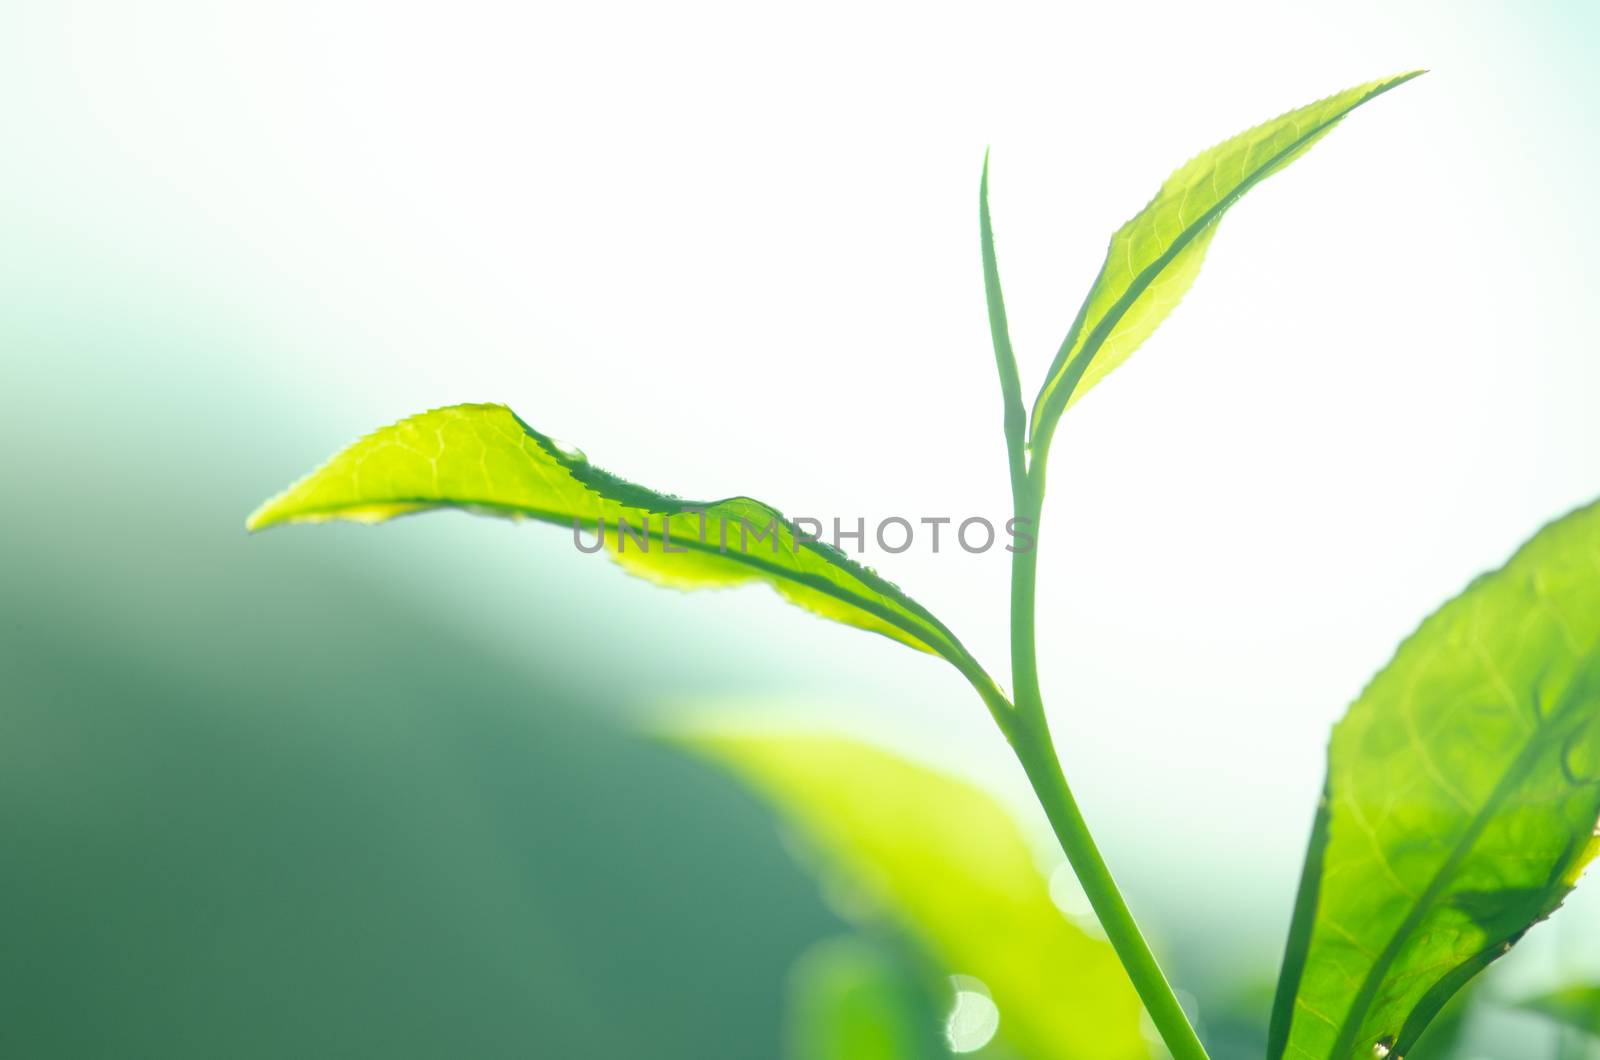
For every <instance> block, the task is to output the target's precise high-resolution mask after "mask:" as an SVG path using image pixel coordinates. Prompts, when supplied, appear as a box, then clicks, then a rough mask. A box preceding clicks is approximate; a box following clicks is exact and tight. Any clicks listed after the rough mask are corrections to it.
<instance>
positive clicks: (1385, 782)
mask: <svg viewBox="0 0 1600 1060" xmlns="http://www.w3.org/2000/svg"><path fill="white" fill-rule="evenodd" d="M1597 817H1600V503H1596V504H1591V505H1590V506H1588V507H1586V508H1582V509H1579V510H1578V511H1576V512H1573V513H1572V514H1570V515H1568V516H1566V517H1565V518H1563V519H1560V520H1557V521H1556V522H1554V523H1552V524H1550V525H1549V526H1547V527H1545V528H1544V529H1543V530H1541V531H1540V532H1539V533H1538V534H1537V535H1535V536H1534V538H1533V539H1532V540H1530V541H1529V542H1528V543H1527V544H1525V545H1524V546H1523V547H1522V548H1521V549H1520V550H1519V551H1518V552H1517V554H1516V555H1515V556H1513V557H1512V559H1511V560H1510V562H1508V563H1507V564H1506V565H1505V566H1504V567H1502V568H1501V569H1499V570H1497V571H1495V572H1493V573H1491V574H1487V575H1484V576H1482V577H1480V578H1479V579H1478V580H1476V581H1474V582H1473V583H1472V584H1471V585H1470V586H1468V587H1467V589H1466V590H1465V591H1464V592H1463V593H1462V594H1461V595H1460V596H1457V597H1456V598H1455V599H1453V600H1451V601H1450V602H1449V603H1447V604H1445V605H1444V606H1443V607H1441V608H1440V609H1439V610H1438V611H1436V612H1435V613H1434V614H1433V615H1432V616H1431V617H1429V618H1428V619H1427V621H1425V622H1423V624H1422V625H1421V627H1420V628H1419V629H1418V630H1417V631H1416V633H1414V634H1413V635H1412V636H1411V637H1410V638H1409V639H1407V640H1406V641H1405V642H1404V643H1403V644H1402V645H1401V646H1400V648H1399V650H1398V651H1397V652H1396V653H1395V656H1394V659H1393V660H1392V661H1391V662H1390V663H1389V665H1388V666H1387V667H1385V668H1384V669H1383V670H1382V671H1381V672H1380V673H1379V674H1378V675H1377V676H1376V677H1375V678H1373V680H1372V682H1371V684H1369V685H1368V686H1367V688H1366V690H1365V691H1363V692H1362V694H1361V696H1360V698H1359V699H1357V700H1356V702H1355V703H1354V704H1353V705H1352V706H1351V707H1350V710H1349V712H1348V713H1347V714H1346V715H1345V718H1344V720H1343V721H1341V722H1340V723H1339V725H1338V726H1337V727H1335V729H1334V733H1333V740H1332V743H1331V744H1330V747H1329V751H1328V781H1327V788H1326V795H1325V797H1324V799H1323V802H1322V805H1321V807H1320V809H1319V813H1318V818H1317V825H1316V827H1315V828H1314V830H1313V836H1312V842H1311V847H1310V850H1309V851H1308V853H1307V859H1306V871H1305V874H1304V876H1303V878H1302V881H1301V891H1300V898H1299V901H1298V902H1297V904H1296V908H1295V917H1294V923H1293V925H1292V926H1291V930H1290V941H1289V947H1288V951H1287V955H1286V957H1285V960H1284V970H1283V976H1282V979H1281V980H1280V983H1279V992H1278V997H1277V1001H1276V1003H1275V1005H1274V1010H1273V1026H1272V1033H1271V1039H1270V1043H1271V1044H1270V1048H1269V1051H1268V1056H1269V1057H1271V1058H1273V1060H1277V1058H1279V1057H1293V1058H1304V1057H1309V1058H1313V1060H1350V1058H1353V1057H1362V1058H1366V1057H1372V1056H1383V1055H1389V1056H1395V1057H1398V1056H1404V1055H1408V1054H1409V1052H1410V1047H1411V1045H1412V1043H1413V1042H1415V1041H1416V1040H1417V1037H1418V1035H1419V1034H1420V1033H1421V1031H1422V1029H1423V1028H1424V1027H1425V1026H1426V1025H1427V1023H1428V1021H1429V1020H1430V1019H1431V1018H1432V1017H1433V1016H1434V1015H1435V1014H1437V1013H1438V1011H1439V1009H1440V1008H1441V1007H1442V1006H1443V1005H1444V1003H1445V1002H1446V1001H1448V1000H1449V998H1450V996H1451V995H1452V994H1453V993H1455V992H1456V991H1457V990H1459V989H1460V988H1461V986H1462V985H1463V984H1464V983H1466V982H1467V980H1469V979H1470V978H1471V977H1472V976H1473V975H1475V974H1477V972H1479V971H1481V970H1482V969H1483V968H1484V967H1485V966H1487V965H1488V964H1489V963H1490V962H1491V961H1493V960H1495V959H1496V958H1497V957H1499V956H1500V955H1501V954H1503V953H1505V952H1506V951H1507V950H1509V949H1510V948H1511V946H1512V944H1514V943H1515V942H1516V941H1517V940H1518V939H1520V938H1521V937H1522V935H1523V933H1524V932H1526V931H1527V930H1528V929H1529V928H1530V927H1532V926H1533V925H1534V924H1535V923H1537V922H1538V921H1540V920H1542V919H1544V918H1545V917H1547V916H1549V915H1550V913H1551V912H1553V911H1554V910H1555V909H1556V907H1557V906H1558V905H1559V904H1560V903H1561V901H1562V899H1563V898H1564V897H1565V896H1566V894H1567V893H1568V892H1569V891H1570V890H1571V888H1572V885H1573V884H1574V883H1575V882H1576V880H1577V877H1578V874H1579V873H1580V872H1581V870H1582V869H1583V867H1584V866H1585V865H1586V864H1587V863H1588V861H1589V860H1590V858H1591V857H1592V856H1593V855H1594V852H1595V843H1596V840H1595V830H1596V827H1595V826H1596V819H1597Z"/></svg>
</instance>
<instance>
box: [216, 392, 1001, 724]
mask: <svg viewBox="0 0 1600 1060" xmlns="http://www.w3.org/2000/svg"><path fill="white" fill-rule="evenodd" d="M440 509H456V510H460V511H467V512H472V513H475V514H478V515H494V516H500V517H503V518H512V519H518V518H527V519H538V520H542V521H544V522H550V523H556V524H558V525H562V526H566V527H569V528H571V529H572V532H573V533H574V535H577V534H578V531H579V528H580V527H581V528H584V529H586V530H588V531H589V536H588V537H587V538H583V539H581V540H582V541H583V543H584V546H585V547H589V546H593V548H594V549H595V550H598V549H599V548H600V547H601V545H602V542H603V546H604V548H605V551H606V553H607V554H608V555H609V556H611V558H612V559H614V560H616V561H617V563H619V564H620V565H621V566H622V567H623V568H624V569H626V570H628V571H629V572H631V573H633V574H636V575H639V576H640V577H642V578H645V579H647V580H649V581H653V582H656V583H657V584H659V585H664V586H669V587H672V588H678V589H696V588H720V587H726V586H731V585H738V584H742V583H747V582H765V583H766V584H768V585H770V586H772V587H773V588H774V589H776V590H777V591H778V592H779V593H780V594H781V595H782V596H783V597H784V598H785V599H787V600H789V601H790V602H791V603H795V604H798V605H799V606H801V607H803V608H805V609H806V610H808V611H810V612H812V613H813V614H817V615H820V616H822V617H824V618H829V619H832V620H833V621H835V622H842V623H844V624H845V625H850V626H855V627H857V628H858V629H865V630H870V631H872V632H874V633H881V634H883V635H884V636H886V637H890V638H893V639H894V640H898V641H900V642H901V643H903V644H908V645H910V646H911V647H913V648H917V649H919V650H921V651H926V652H931V653H933V654H935V655H940V656H943V657H944V658H945V659H948V660H949V661H950V662H951V663H953V664H954V665H955V666H956V668H957V669H959V670H961V672H962V673H963V674H965V675H966V676H967V678H968V679H969V680H971V681H973V683H974V684H976V685H978V686H979V687H980V691H988V690H991V689H992V688H993V682H991V681H990V680H989V679H988V677H987V676H986V675H984V673H983V670H982V668H981V667H979V666H978V664H977V662H976V661H975V660H973V658H972V656H971V655H970V654H968V653H967V650H966V649H965V648H964V647H962V645H961V642H960V641H959V640H957V639H956V637H955V635H954V634H952V633H951V632H950V631H949V630H948V629H947V628H945V626H944V624H943V623H941V622H940V621H939V620H938V619H936V618H934V617H933V615H931V614H930V613H929V612H928V611H927V609H926V608H924V607H922V605H920V604H918V603H917V602H916V601H914V600H912V599H911V598H910V597H908V596H907V595H906V594H905V593H903V592H901V591H900V589H899V588H898V587H897V586H895V585H893V584H891V583H890V582H887V581H885V580H884V579H883V578H880V577H878V575H877V574H875V573H874V572H872V571H871V570H868V569H867V568H865V567H862V566H861V565H859V564H857V563H855V562H854V561H853V560H851V559H850V558H849V557H847V556H845V555H844V553H842V552H840V551H839V550H838V549H836V548H833V547H832V546H830V545H828V544H827V543H825V542H823V541H819V540H816V537H815V535H811V536H808V535H806V534H805V533H803V532H801V531H799V530H798V529H797V528H796V527H795V526H794V524H793V523H791V522H789V521H788V520H787V519H785V518H784V517H783V516H782V515H781V514H780V513H779V512H778V511H777V510H776V509H774V508H770V507H768V506H767V505H765V504H762V503H761V502H760V501H755V500H751V499H750V498H749V497H732V498H729V499H727V500H720V501H701V502H696V501H686V500H683V499H681V498H678V497H673V496H669V495H667V494H664V493H657V492H655V491H654V490H651V489H647V488H645V487H644V486H640V485H636V484H635V483H632V482H627V481H625V480H623V479H620V478H618V477H616V476H615V475H612V474H610V473H608V472H605V471H602V470H600V469H599V468H597V467H595V466H593V465H592V464H590V463H589V461H588V460H587V458H585V457H584V455H583V454H582V453H581V452H578V451H576V450H574V449H570V448H568V447H565V446H562V445H561V444H559V443H557V442H556V441H555V440H553V439H551V438H549V437H548V436H546V435H543V434H541V433H539V432H538V431H536V430H534V429H533V428H532V427H530V426H528V425H527V424H526V423H524V422H522V420H521V419H519V418H518V417H517V415H516V414H515V413H513V412H512V411H511V410H510V409H508V408H506V407H505V406H504V405H455V406H451V407H449V408H441V409H434V410H433V411H431V412H424V413H421V414H420V415H416V416H412V417H410V418H409V419H405V420H401V421H400V422H399V423H396V424H394V425H393V426H390V427H384V428H382V429H381V430H378V431H375V432H373V433H372V434H369V435H367V436H366V437H365V438H362V439H361V440H360V441H358V442H356V443H355V444H353V445H351V446H349V447H348V448H346V449H344V450H343V451H342V452H340V453H338V454H337V455H335V456H334V457H333V458H332V459H331V460H329V461H328V462H327V463H326V464H324V465H322V467H320V468H318V469H317V470H315V471H313V472H312V473H311V474H309V475H307V476H306V477H305V478H303V479H301V480H300V481H299V482H296V483H295V484H294V485H293V486H290V487H289V488H288V489H287V490H285V491H284V492H282V493H280V494H278V495H277V496H276V497H274V498H272V499H271V500H269V501H267V502H266V503H265V504H263V505H262V506H261V507H260V508H258V509H257V510H256V511H255V512H254V513H253V514H252V515H251V516H250V518H249V520H248V522H247V523H246V525H247V526H248V527H249V529H251V530H263V529H266V528H268V527H272V526H277V525H279V524H282V523H320V522H326V521H329V520H333V519H344V520H350V521H354V522H361V523H380V522H383V521H385V520H388V519H393V518H395V517H396V516H400V515H409V514H411V513H414V512H423V511H434V510H440ZM602 524H603V525H604V527H605V531H604V534H603V536H602V535H601V534H600V530H599V528H600V527H601V526H602ZM625 527H631V528H632V529H633V530H634V531H635V532H636V533H637V534H638V536H637V537H635V536H633V535H632V534H629V533H627V532H625V529H624V528H625ZM819 533H820V530H819ZM995 695H996V696H998V693H995Z"/></svg>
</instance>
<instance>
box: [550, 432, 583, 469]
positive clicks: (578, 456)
mask: <svg viewBox="0 0 1600 1060" xmlns="http://www.w3.org/2000/svg"><path fill="white" fill-rule="evenodd" d="M550 444H551V445H553V446H555V447H556V452H558V453H560V454H561V455H562V456H563V457H565V458H566V459H568V460H570V461H572V462H573V463H574V464H587V463H588V462H589V456H588V454H587V453H585V452H584V451H583V450H582V449H579V448H578V447H577V446H575V445H573V444H572V443H571V442H563V441H562V440H561V439H560V438H552V439H550Z"/></svg>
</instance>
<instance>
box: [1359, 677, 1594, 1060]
mask: <svg viewBox="0 0 1600 1060" xmlns="http://www.w3.org/2000/svg"><path fill="white" fill-rule="evenodd" d="M1585 687H1586V685H1585V682H1584V680H1583V679H1582V674H1581V671H1580V673H1578V674H1575V675H1574V677H1573V681H1572V684H1571V685H1570V686H1568V688H1567V690H1566V692H1565V693H1564V695H1563V699H1564V702H1563V703H1562V704H1561V705H1560V706H1559V707H1558V708H1557V709H1556V710H1555V711H1554V712H1553V713H1552V714H1550V715H1549V716H1547V717H1546V718H1543V719H1541V723H1540V725H1539V726H1538V728H1536V729H1535V730H1534V731H1533V733H1532V734H1530V736H1529V738H1528V744H1527V746H1526V747H1524V748H1523V749H1522V751H1521V752H1520V753H1519V754H1518V755H1517V757H1516V758H1515V759H1513V760H1512V762H1511V764H1510V765H1509V766H1507V767H1506V771H1505V773H1504V774H1502V775H1501V777H1500V780H1499V782H1497V783H1496V784H1495V787H1494V790H1493V791H1491V792H1490V793H1489V797H1488V798H1487V799H1486V800H1484V803H1483V805H1482V806H1481V807H1480V808H1479V809H1478V811H1477V813H1476V814H1475V815H1474V816H1473V819H1472V821H1471V823H1470V824H1468V826H1467V828H1466V830H1465V831H1463V832H1462V833H1461V837H1460V838H1459V839H1458V840H1457V841H1456V844H1455V846H1454V848H1453V849H1452V850H1451V851H1450V856H1449V857H1448V858H1446V859H1445V862H1444V864H1442V865H1440V866H1439V869H1438V871H1437V872H1435V873H1434V876H1433V879H1432V880H1430V881H1429V882H1428V886H1427V887H1426V888H1424V889H1423V892H1422V894H1420V895H1418V897H1417V900H1416V902H1415V903H1414V904H1413V905H1412V907H1411V911H1410V912H1408V913H1407V914H1406V917H1405V919H1404V920H1402V921H1401V922H1400V924H1399V925H1398V926H1397V927H1396V928H1395V931H1394V934H1393V935H1392V936H1390V939H1389V941H1388V943H1387V944H1386V945H1385V946H1384V948H1383V950H1382V951H1380V952H1379V954H1378V957H1377V959H1376V960H1374V961H1373V963H1372V966H1371V967H1370V968H1369V969H1368V970H1367V975H1366V977H1365V978H1364V979H1363V980H1362V983H1361V989H1360V990H1358V991H1357V992H1356V997H1355V1000H1354V1001H1352V1002H1351V1004H1350V1008H1349V1009H1348V1010H1347V1012H1346V1014H1345V1019H1344V1024H1343V1026H1342V1027H1341V1028H1340V1030H1339V1036H1338V1037H1337V1038H1336V1039H1334V1046H1333V1049H1332V1050H1331V1051H1330V1053H1329V1056H1330V1058H1335V1057H1340V1056H1344V1055H1346V1054H1347V1053H1348V1052H1349V1051H1350V1050H1351V1049H1353V1048H1354V1047H1355V1040H1356V1036H1357V1035H1358V1034H1360V1032H1361V1024H1362V1023H1363V1021H1365V1019H1366V1017H1367V1012H1368V1011H1369V1010H1370V1009H1371V1007H1372V1001H1373V999H1374V998H1375V997H1376V996H1377V993H1378V988H1379V987H1380V986H1382V985H1383V980H1384V978H1385V977H1386V976H1387V975H1388V972H1389V968H1390V966H1391V965H1393V964H1394V962H1395V960H1396V959H1397V958H1398V957H1399V955H1400V950H1401V949H1402V948H1404V946H1405V945H1406V943H1407V942H1409V941H1410V939H1411V936H1412V935H1414V934H1415V933H1416V930H1417V928H1418V927H1420V926H1421V923H1422V920H1423V919H1424V918H1425V917H1426V916H1427V915H1428V914H1429V913H1431V912H1432V911H1433V909H1434V907H1435V906H1436V905H1437V903H1438V900H1439V898H1440V896H1441V895H1442V894H1443V892H1444V889H1445V888H1446V887H1448V886H1449V884H1450V882H1451V879H1452V878H1453V877H1454V876H1455V874H1456V872H1457V870H1459V869H1460V867H1461V864H1462V862H1464V861H1465V860H1466V858H1467V856H1468V855H1469V854H1470V853H1471V852H1472V849H1473V847H1474V846H1476V845H1477V841H1478V839H1479V838H1480V837H1481V836H1482V835H1483V831H1484V829H1485V828H1487V827H1488V826H1489V822H1490V821H1491V819H1492V818H1493V817H1494V816H1495V811H1497V810H1498V809H1499V807H1500V804H1501V803H1502V802H1504V801H1505V799H1507V798H1508V797H1510V795H1511V793H1512V792H1514V791H1515V790H1516V789H1517V788H1518V787H1520V786H1521V784H1522V783H1523V781H1525V780H1527V777H1528V772H1529V771H1530V770H1531V769H1532V767H1533V765H1534V763H1535V762H1537V761H1538V759H1539V757H1540V756H1541V755H1542V754H1543V753H1544V752H1545V751H1546V750H1547V749H1548V746H1549V744H1548V740H1549V738H1550V735H1551V733H1553V732H1556V731H1558V730H1560V729H1561V728H1562V723H1564V722H1565V721H1566V720H1567V716H1568V714H1569V713H1570V712H1571V711H1572V710H1573V709H1574V708H1575V706H1576V704H1577V703H1578V702H1580V698H1581V697H1580V696H1579V695H1578V692H1579V691H1580V690H1581V689H1583V688H1585ZM1396 1033H1398V1028H1397V1031H1396Z"/></svg>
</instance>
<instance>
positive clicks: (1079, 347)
mask: <svg viewBox="0 0 1600 1060" xmlns="http://www.w3.org/2000/svg"><path fill="white" fill-rule="evenodd" d="M1421 73H1422V71H1420V70H1418V71H1414V72H1412V73H1408V74H1401V75H1400V76H1398V77H1390V78H1385V79H1383V80H1381V81H1369V82H1368V83H1367V84H1364V85H1357V86H1356V87H1355V88H1352V89H1348V90H1346V91H1344V92H1340V93H1339V94H1338V95H1334V96H1329V97H1328V98H1327V99H1324V100H1320V101H1319V102H1316V103H1312V104H1310V105H1308V106H1304V107H1301V108H1299V109H1298V110H1291V111H1289V112H1288V113H1287V114H1284V115H1282V116H1281V117H1278V118H1274V119H1273V120H1271V121H1269V122H1265V123H1263V124H1261V125H1258V126H1256V127H1255V128H1253V129H1250V130H1249V131H1247V132H1243V133H1240V134H1239V135H1238V136H1235V137H1233V138H1232V139H1231V140H1225V141H1223V142H1222V143H1220V144H1218V145H1217V146H1215V147H1213V148H1211V149H1210V150H1208V151H1203V152H1201V153H1200V154H1199V155H1196V156H1195V157H1194V158H1193V159H1192V160H1191V161H1189V162H1188V163H1186V164H1185V165H1183V166H1181V167H1180V168H1179V169H1178V170H1177V171H1176V172H1174V173H1173V174H1172V176H1170V177H1168V178H1167V181H1166V183H1165V184H1163V185H1161V190H1159V191H1158V192H1156V196H1155V198H1154V199H1152V200H1151V201H1150V204H1149V205H1148V206H1146V207H1145V208H1144V209H1143V210H1141V211H1140V212H1139V213H1138V214H1137V215H1135V216H1134V218H1133V219H1132V220H1130V221H1129V222H1128V223H1127V224H1125V225H1123V226H1122V227H1121V228H1119V229H1117V231H1116V234H1115V235H1113V236H1112V237H1111V246H1110V248H1109V249H1108V250H1107V251H1106V259H1105V263H1104V264H1102V265H1101V266H1100V274H1099V276H1098V277H1096V278H1095V281H1094V285H1093V286H1092V287H1090V289H1089V294H1088V297H1087V298H1085V299H1084V303H1083V306H1082V308H1080V309H1079V310H1078V317H1077V319H1076V320H1075V321H1073V324H1072V328H1071V330H1070V331H1069V332H1068V334H1067V338H1066V341H1065V342H1063V343H1062V345H1061V351H1060V352H1059V353H1058V354H1056V359H1055V363H1054V364H1052V365H1051V366H1050V371H1049V374H1048V375H1047V376H1046V377H1045V384H1044V387H1043V388H1042V389H1041V390H1040V391H1039V396H1038V398H1037V399H1036V400H1035V401H1034V405H1033V426H1032V431H1033V437H1034V438H1035V439H1041V438H1043V439H1048V437H1049V435H1050V433H1051V431H1052V430H1054V428H1055V423H1056V421H1057V420H1058V419H1059V418H1060V416H1061V414H1062V413H1063V412H1065V411H1066V409H1067V408H1068V407H1069V406H1070V405H1071V404H1072V403H1073V402H1075V401H1077V400H1078V399H1079V398H1081V397H1082V396H1083V395H1084V394H1086V393H1087V392H1088V391H1089V389H1090V388H1091V387H1093V386H1094V385H1095V384H1096V383H1098V382H1100V380H1102V379H1104V378H1105V377H1106V376H1107V375H1109V374H1110V373H1111V372H1112V370H1113V369H1115V368H1116V367H1117V366H1118V365H1120V364H1122V362H1123V361H1125V360H1127V359H1128V356H1129V355H1130V354H1132V353H1133V351H1134V350H1136V349H1138V348H1139V345H1140V344H1141V343H1143V342H1144V340H1145V339H1147V338H1149V337H1150V334H1151V333H1152V332H1154V331H1155V329H1156V327H1157V326H1158V325H1159V324H1160V323H1161V322H1162V321H1163V320H1165V319H1166V317H1167V314H1168V313H1170V312H1172V310H1173V307H1175V306H1176V305H1177V304H1178V302H1179V301H1180V300H1181V299H1182V298H1183V296H1184V294H1185V293H1186V292H1187V291H1188V290H1189V287H1190V285H1191V284H1193V283H1194V279H1195V277H1196V276H1197V275H1198V274H1199V272H1200V263H1201V261H1202V259H1204V257H1205V253H1206V248H1207V247H1208V246H1209V245H1210V243H1211V237H1212V235H1214V234H1215V233H1216V227H1217V222H1218V221H1219V220H1220V219H1221V218H1222V215H1223V213H1225V212H1226V211H1227V209H1228V207H1230V206H1232V205H1233V204H1234V203H1235V202H1237V201H1238V200H1239V199H1240V197H1242V196H1243V195H1244V193H1245V192H1247V191H1249V190H1250V189H1251V188H1253V187H1255V186H1256V185H1257V184H1259V183H1260V182H1261V181H1263V180H1265V179H1266V178H1267V177H1270V176H1271V175H1272V174H1274V173H1276V172H1278V171H1279V170H1280V169H1283V168H1284V167H1285V166H1287V165H1288V164H1289V163H1291V162H1293V161H1294V160H1295V159H1297V158H1299V157H1300V156H1301V155H1303V154H1305V152H1306V151H1308V150H1310V149H1311V146H1312V145H1313V144H1315V143H1316V142H1317V141H1318V140H1320V139H1321V138H1322V137H1323V136H1326V135H1327V134H1328V133H1329V132H1330V131H1331V130H1332V129H1333V127H1334V126H1335V125H1338V124H1339V122H1340V120H1341V119H1343V118H1344V117H1345V115H1347V114H1349V113H1350V112H1351V111H1353V110H1355V109H1356V108H1357V107H1359V106H1361V105H1362V104H1363V103H1366V102H1367V101H1368V100H1371V99H1373V98H1375V97H1377V96H1380V95H1382V94H1383V93H1385V92H1387V91H1389V90H1390V89H1391V88H1394V87H1395V86H1397V85H1400V84H1403V83H1405V82H1406V81H1409V80H1411V79H1412V78H1413V77H1416V76H1418V75H1419V74H1421Z"/></svg>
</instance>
